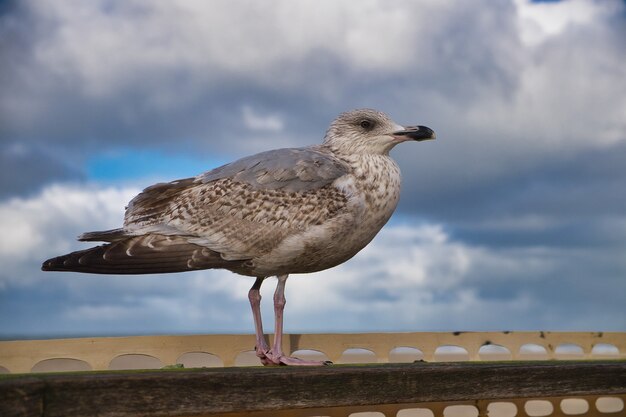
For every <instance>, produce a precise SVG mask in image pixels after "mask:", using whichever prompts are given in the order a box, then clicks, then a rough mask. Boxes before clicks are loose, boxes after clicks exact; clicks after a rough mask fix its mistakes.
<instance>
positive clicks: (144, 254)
mask: <svg viewBox="0 0 626 417" xmlns="http://www.w3.org/2000/svg"><path fill="white" fill-rule="evenodd" d="M210 268H225V269H231V270H233V271H236V272H240V273H245V267H244V261H226V260H224V259H223V258H222V257H221V256H220V254H219V253H217V252H214V251H212V250H210V249H207V248H205V247H202V246H199V245H195V244H193V243H189V242H187V241H186V240H185V239H184V238H182V237H177V236H161V235H145V236H135V237H130V238H126V239H124V240H120V241H117V242H114V243H109V244H106V245H102V246H96V247H94V248H90V249H86V250H81V251H77V252H72V253H69V254H67V255H63V256H58V257H56V258H52V259H48V260H47V261H45V262H44V263H43V266H42V269H43V270H44V271H73V272H89V273H94V274H156V273H166V272H184V271H193V270H198V269H210Z"/></svg>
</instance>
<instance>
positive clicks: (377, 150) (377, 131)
mask: <svg viewBox="0 0 626 417" xmlns="http://www.w3.org/2000/svg"><path fill="white" fill-rule="evenodd" d="M429 139H435V132H433V130H432V129H430V128H428V127H426V126H406V127H405V126H401V125H399V124H397V123H396V122H394V121H393V120H391V118H390V117H389V116H387V115H386V114H385V113H382V112H379V111H376V110H371V109H359V110H352V111H349V112H345V113H342V114H340V115H339V116H338V117H337V118H336V119H335V120H334V121H333V122H332V123H331V124H330V127H329V128H328V131H327V132H326V136H325V137H324V144H325V145H329V146H331V147H332V148H333V149H335V150H336V151H339V152H342V153H346V154H355V153H367V154H378V155H387V154H388V153H389V151H390V150H391V149H392V148H393V147H394V146H396V145H397V144H398V143H401V142H406V141H409V140H416V141H422V140H429Z"/></svg>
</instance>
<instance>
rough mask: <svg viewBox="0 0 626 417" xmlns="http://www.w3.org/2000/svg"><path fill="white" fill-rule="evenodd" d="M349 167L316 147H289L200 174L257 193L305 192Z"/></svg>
mask: <svg viewBox="0 0 626 417" xmlns="http://www.w3.org/2000/svg"><path fill="white" fill-rule="evenodd" d="M347 172H348V166H347V165H346V164H345V163H344V162H342V161H340V160H339V159H337V158H335V157H333V156H332V155H330V154H328V153H326V152H323V151H321V150H320V149H319V148H316V147H309V148H286V149H277V150H273V151H267V152H262V153H259V154H256V155H252V156H248V157H246V158H242V159H240V160H238V161H235V162H233V163H230V164H227V165H224V166H221V167H219V168H216V169H214V170H212V171H209V172H206V173H204V174H202V175H200V177H199V178H200V180H201V181H202V182H205V183H207V182H211V181H215V180H219V179H222V178H230V179H232V180H233V181H235V182H241V183H245V184H248V185H250V186H251V187H252V188H253V189H256V190H279V189H280V190H286V191H296V192H304V191H310V190H315V189H319V188H322V187H323V186H325V185H328V184H330V183H331V182H333V181H334V180H335V179H337V178H339V177H340V176H342V175H344V174H346V173H347Z"/></svg>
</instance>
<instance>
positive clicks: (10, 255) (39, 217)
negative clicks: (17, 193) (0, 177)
mask: <svg viewBox="0 0 626 417" xmlns="http://www.w3.org/2000/svg"><path fill="white" fill-rule="evenodd" d="M137 192H138V190H137V189H124V188H121V189H120V188H112V187H111V188H104V189H101V188H97V187H96V186H94V187H93V188H90V187H88V186H87V187H85V186H72V185H69V186H68V185H51V186H48V187H46V188H45V189H44V190H43V191H42V192H41V193H40V194H39V195H36V196H34V197H26V198H17V197H16V198H12V199H9V200H6V201H3V202H1V203H0V230H2V231H3V233H2V234H1V235H0V259H1V261H0V264H2V265H4V266H5V271H4V272H7V269H8V270H9V271H12V272H13V274H7V275H4V274H3V277H4V279H9V280H16V281H19V280H22V276H21V274H19V273H18V272H19V271H17V270H14V269H13V267H16V266H17V265H24V264H29V263H35V264H36V266H37V267H38V266H39V265H41V262H42V261H43V260H45V258H46V257H47V256H52V255H54V254H55V253H56V254H59V252H63V251H68V250H71V249H73V248H77V247H78V245H79V244H78V243H76V242H75V238H76V236H78V235H79V234H80V233H82V232H85V231H88V230H91V229H92V228H95V229H100V230H104V229H108V228H115V227H119V225H120V224H121V221H122V218H123V213H124V207H125V205H126V203H127V202H128V201H129V200H130V199H131V197H132V196H133V195H135V194H136V193H137Z"/></svg>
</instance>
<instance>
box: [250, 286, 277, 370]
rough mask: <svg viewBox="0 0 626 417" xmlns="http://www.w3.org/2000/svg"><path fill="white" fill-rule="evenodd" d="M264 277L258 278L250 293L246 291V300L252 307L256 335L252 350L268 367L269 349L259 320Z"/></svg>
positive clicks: (261, 322)
mask: <svg viewBox="0 0 626 417" xmlns="http://www.w3.org/2000/svg"><path fill="white" fill-rule="evenodd" d="M264 279H265V277H258V278H257V279H256V281H254V284H253V285H252V288H250V291H248V300H250V306H251V307H252V317H254V333H255V334H256V345H255V347H254V350H255V351H256V355H257V356H258V357H259V358H260V359H261V363H263V365H269V364H271V363H272V362H271V361H270V360H268V358H267V353H268V352H269V350H270V348H269V346H268V345H267V342H266V341H265V335H264V334H263V321H262V320H261V291H260V290H261V284H263V280H264Z"/></svg>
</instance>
